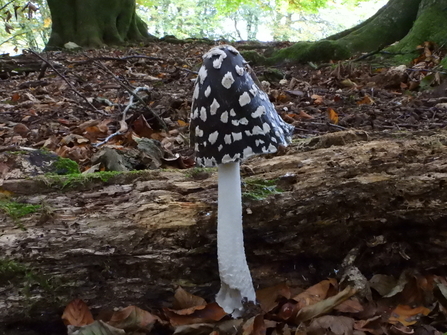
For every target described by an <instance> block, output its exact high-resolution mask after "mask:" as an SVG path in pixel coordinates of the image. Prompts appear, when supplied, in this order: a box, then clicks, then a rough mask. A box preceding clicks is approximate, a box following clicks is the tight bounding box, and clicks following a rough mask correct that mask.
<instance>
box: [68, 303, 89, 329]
mask: <svg viewBox="0 0 447 335" xmlns="http://www.w3.org/2000/svg"><path fill="white" fill-rule="evenodd" d="M62 320H63V321H64V323H65V325H67V326H68V325H72V326H76V327H82V326H85V325H89V324H91V323H93V322H94V320H93V315H92V313H91V312H90V309H89V308H88V306H87V304H86V303H85V302H84V301H82V300H81V299H75V300H73V301H72V302H70V303H69V304H68V305H67V307H65V310H64V313H63V314H62Z"/></svg>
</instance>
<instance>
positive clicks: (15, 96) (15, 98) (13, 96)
mask: <svg viewBox="0 0 447 335" xmlns="http://www.w3.org/2000/svg"><path fill="white" fill-rule="evenodd" d="M19 99H20V94H19V93H14V94H13V95H12V97H11V100H12V101H14V102H17V101H19Z"/></svg>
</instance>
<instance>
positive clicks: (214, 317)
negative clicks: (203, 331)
mask: <svg viewBox="0 0 447 335" xmlns="http://www.w3.org/2000/svg"><path fill="white" fill-rule="evenodd" d="M163 310H164V312H165V314H166V316H167V317H168V318H169V321H170V323H171V325H173V326H181V325H188V324H192V323H206V322H215V321H219V320H220V319H222V318H223V317H224V316H225V315H227V313H225V311H224V310H223V309H222V308H221V307H220V306H219V305H218V304H217V303H215V302H214V303H210V304H208V305H206V306H198V307H192V308H188V309H182V310H179V311H176V310H172V309H169V308H164V309H163Z"/></svg>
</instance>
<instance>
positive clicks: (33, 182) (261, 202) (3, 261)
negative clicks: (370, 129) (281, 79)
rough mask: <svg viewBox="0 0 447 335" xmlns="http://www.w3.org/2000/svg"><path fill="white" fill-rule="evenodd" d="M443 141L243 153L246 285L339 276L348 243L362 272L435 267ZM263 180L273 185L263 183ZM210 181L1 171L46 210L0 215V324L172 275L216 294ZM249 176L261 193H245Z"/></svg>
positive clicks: (344, 137)
mask: <svg viewBox="0 0 447 335" xmlns="http://www.w3.org/2000/svg"><path fill="white" fill-rule="evenodd" d="M382 136H383V135H382ZM401 136H407V137H401ZM446 138H447V136H446V133H439V134H432V135H430V136H428V135H427V134H423V135H420V136H417V135H414V134H412V135H404V134H397V135H390V138H388V139H387V138H385V139H380V140H373V139H371V138H370V137H369V136H368V135H367V134H366V133H365V132H363V131H348V132H339V133H333V134H328V135H324V136H322V137H319V138H313V139H312V140H310V141H307V142H298V143H294V144H292V145H291V147H289V148H288V149H287V150H288V151H287V152H286V154H285V155H283V156H274V157H265V156H259V157H255V158H254V159H251V160H249V161H247V162H246V164H244V165H243V166H242V171H243V192H244V191H245V196H244V202H243V208H244V218H243V220H244V233H245V249H246V253H247V260H248V264H249V268H250V270H251V274H252V277H253V280H254V283H255V288H260V287H267V286H270V285H274V284H278V283H280V282H282V281H287V282H288V283H289V284H290V285H300V286H301V287H307V286H310V285H312V284H315V283H316V282H317V281H318V280H320V279H324V278H326V277H334V276H340V275H341V274H342V273H343V271H344V269H343V266H342V263H343V259H344V258H345V257H346V255H347V254H348V253H349V252H350V251H351V250H353V249H356V250H358V258H357V259H356V260H355V262H354V265H355V266H357V267H358V268H359V269H360V271H361V272H362V273H363V274H364V275H365V276H366V277H367V278H370V277H371V276H372V275H373V274H376V273H381V274H392V275H396V276H398V275H399V274H400V272H401V271H402V269H408V268H416V269H418V270H419V271H421V272H427V271H431V272H434V273H436V272H437V271H440V269H441V268H442V267H443V266H445V265H446V263H447V259H446V257H445V255H446V251H447V250H446V249H447V244H446V243H445V238H444V237H443V236H446V234H447V231H446V226H445V221H446V219H447V192H446V187H447V186H446V185H447V168H446V167H447V147H446V144H447V140H446ZM266 180H268V181H270V182H269V185H271V183H274V184H276V189H272V188H271V186H268V187H266V188H265V189H264V188H263V187H262V185H264V184H263V182H265V181H266ZM216 181H217V178H216V172H215V171H214V170H211V172H209V171H208V170H203V171H199V172H197V171H196V172H195V173H193V172H191V171H190V170H177V171H147V172H143V173H140V174H135V173H127V174H121V175H118V176H116V177H114V178H113V179H110V180H107V181H102V182H94V179H91V181H90V182H83V183H80V184H78V185H77V186H75V185H71V184H70V183H68V182H67V183H62V184H61V183H59V184H58V183H53V182H52V181H51V180H50V179H45V178H44V179H39V178H35V179H23V180H5V181H4V182H3V185H2V187H1V189H2V194H6V193H8V192H12V193H13V194H14V195H15V197H14V200H15V201H18V202H25V203H29V204H41V205H42V210H40V211H39V212H37V213H34V214H31V215H28V216H26V217H23V218H21V219H13V218H11V217H9V216H8V215H6V214H5V213H0V255H1V256H0V311H1V313H0V325H5V324H8V323H13V322H24V320H31V321H33V322H37V321H39V320H48V319H49V320H60V319H59V317H60V315H61V312H62V310H63V308H64V306H65V305H66V304H67V303H68V302H69V301H70V300H71V299H73V298H81V299H84V300H85V301H86V302H87V303H88V304H89V305H90V306H92V307H93V309H94V311H97V310H98V309H104V308H107V307H108V308H112V307H118V306H126V305H129V304H136V305H138V306H139V307H141V308H147V309H150V308H157V307H160V306H161V305H165V304H166V303H167V301H170V299H171V298H172V295H173V291H174V289H175V288H176V286H177V285H181V286H183V287H184V288H185V289H187V290H188V291H190V292H193V293H196V294H199V295H201V296H203V297H205V298H207V299H210V300H212V299H214V295H215V294H216V293H217V291H218V289H219V276H218V270H217V256H216V220H217V201H216V200H217V199H216V198H217V185H216ZM256 185H258V187H261V189H260V191H262V192H261V193H262V194H264V198H260V197H259V196H258V198H255V197H253V196H254V195H256V194H259V192H258V193H256V192H257V191H259V190H256V188H253V187H255V186H256ZM259 185H261V186H259ZM268 192H270V195H268ZM250 195H251V196H250ZM0 330H1V327H0ZM0 333H1V331H0Z"/></svg>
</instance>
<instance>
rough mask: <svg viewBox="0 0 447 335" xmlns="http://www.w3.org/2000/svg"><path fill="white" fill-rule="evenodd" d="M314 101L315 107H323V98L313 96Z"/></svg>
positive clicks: (316, 95)
mask: <svg viewBox="0 0 447 335" xmlns="http://www.w3.org/2000/svg"><path fill="white" fill-rule="evenodd" d="M310 98H311V99H313V101H314V104H315V105H321V104H322V103H323V97H322V96H321V95H318V94H313V95H312V96H311V97H310Z"/></svg>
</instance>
